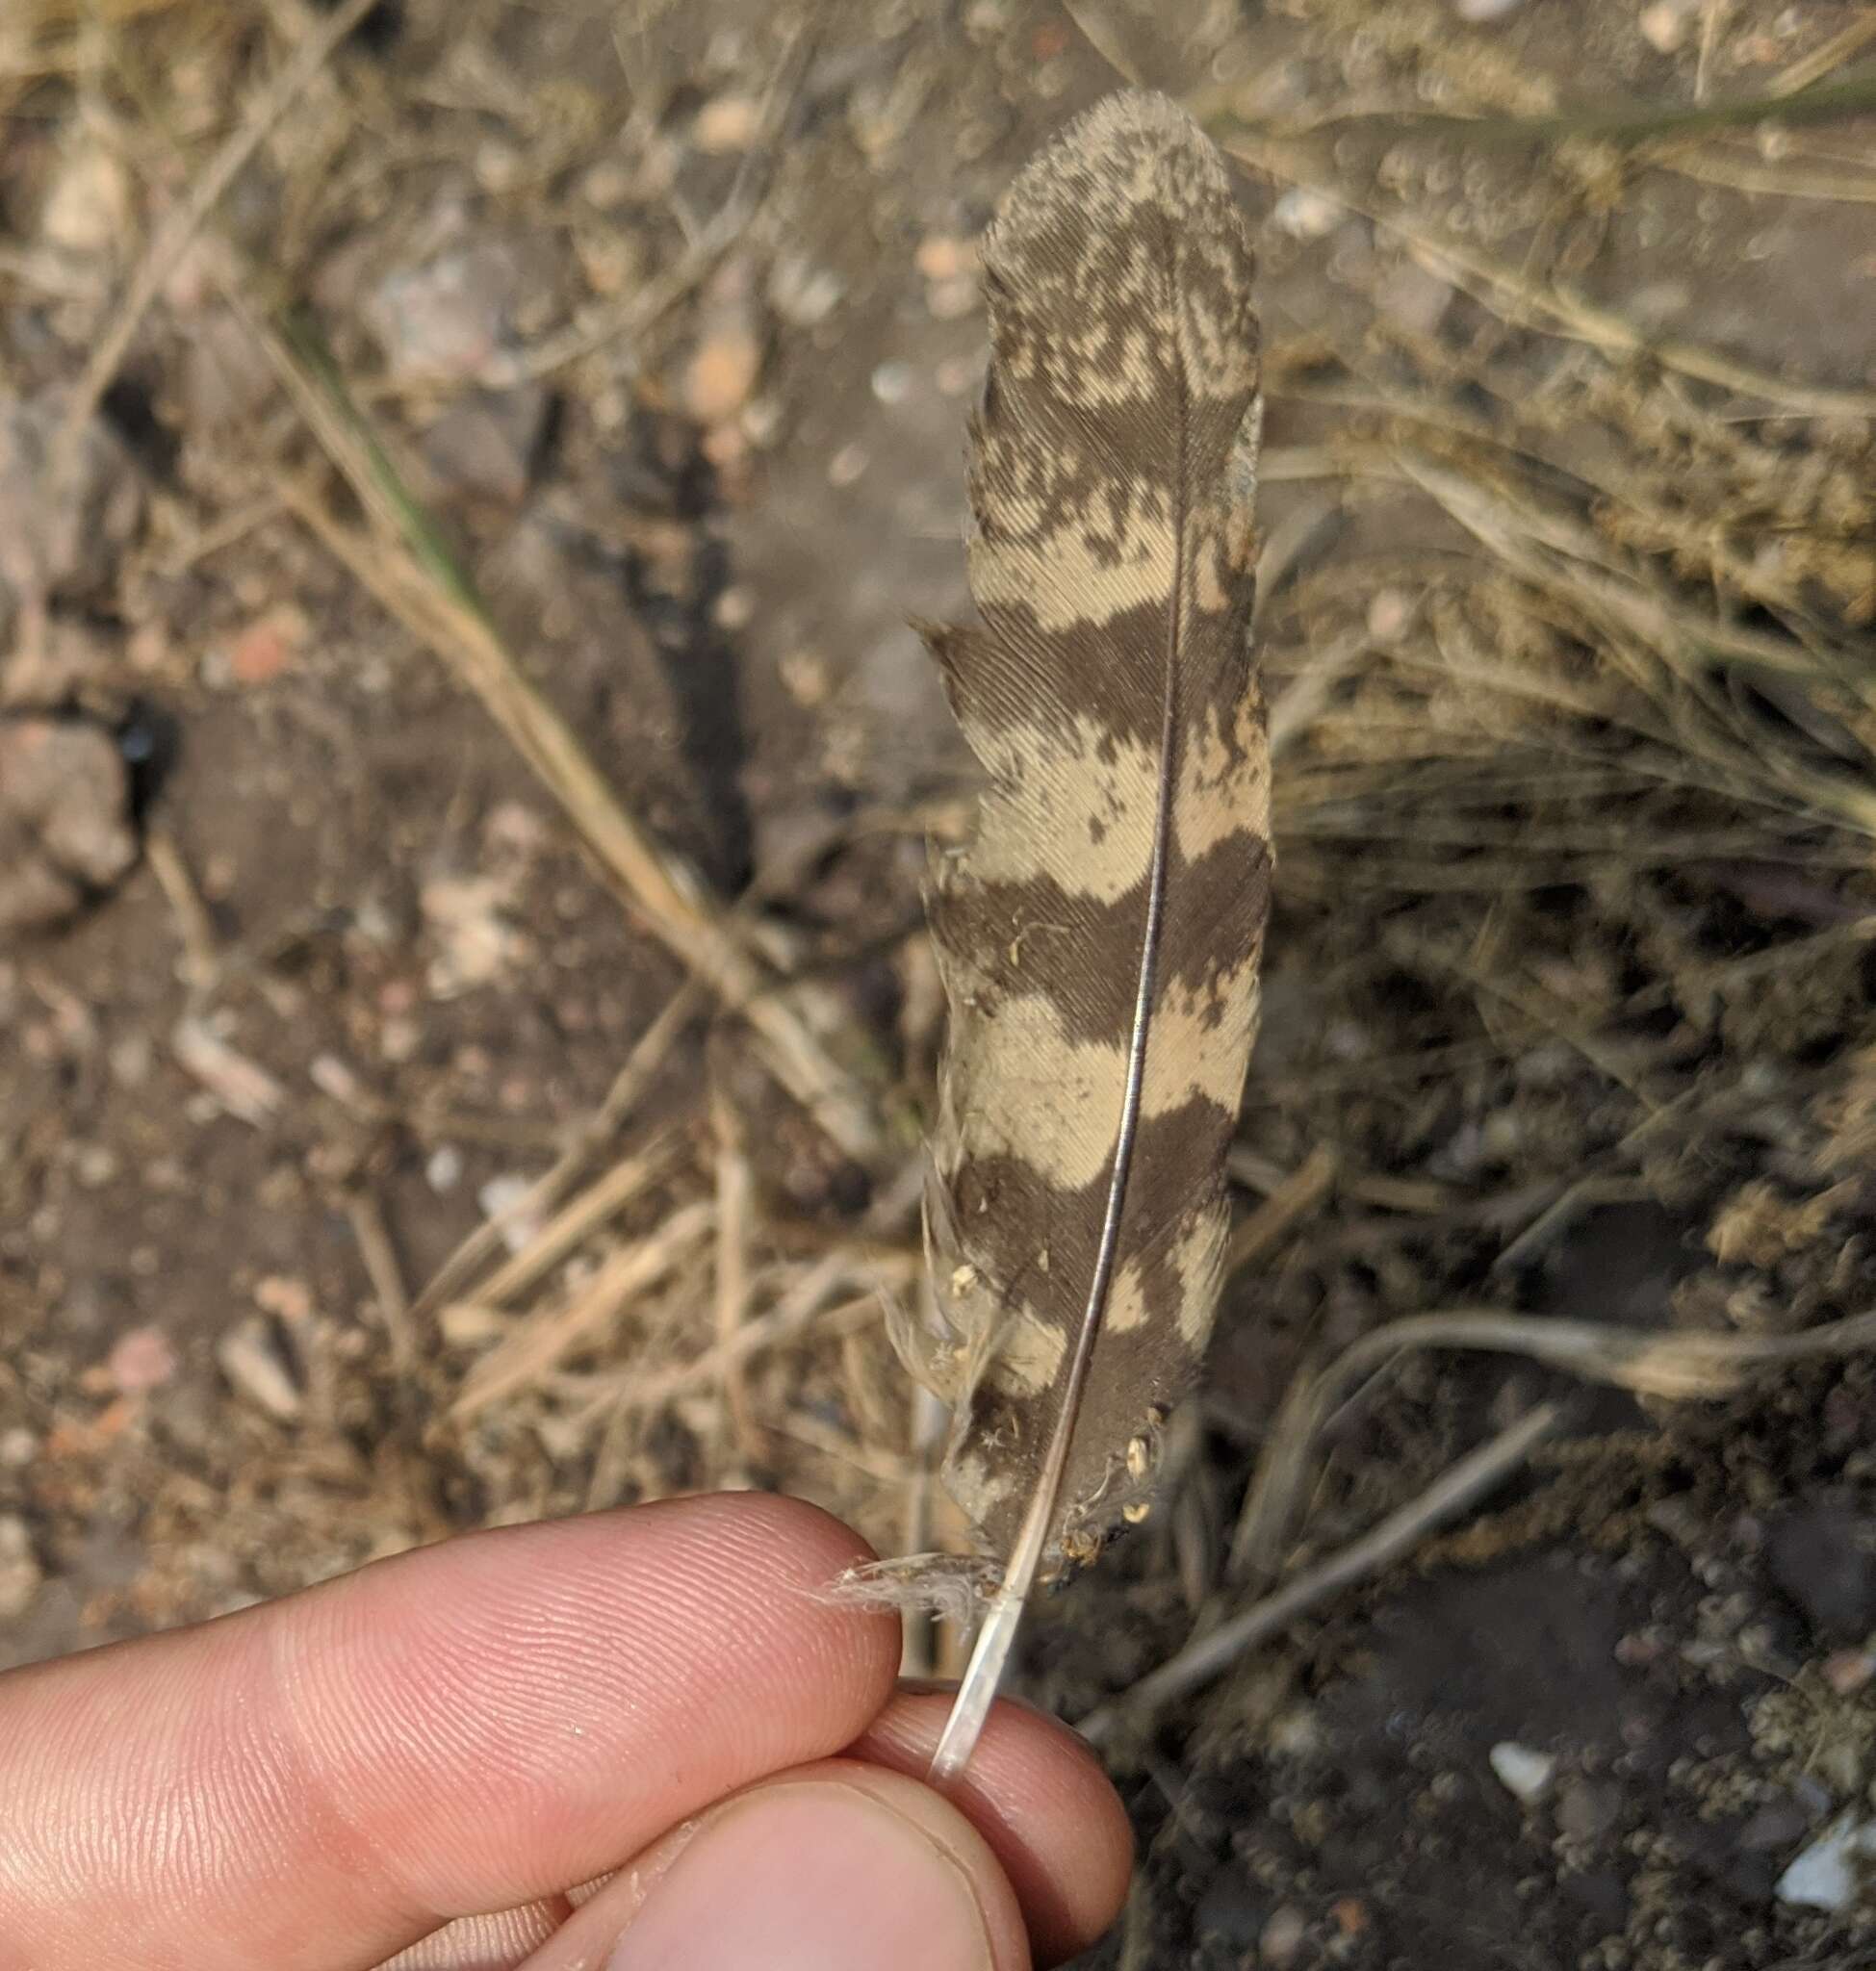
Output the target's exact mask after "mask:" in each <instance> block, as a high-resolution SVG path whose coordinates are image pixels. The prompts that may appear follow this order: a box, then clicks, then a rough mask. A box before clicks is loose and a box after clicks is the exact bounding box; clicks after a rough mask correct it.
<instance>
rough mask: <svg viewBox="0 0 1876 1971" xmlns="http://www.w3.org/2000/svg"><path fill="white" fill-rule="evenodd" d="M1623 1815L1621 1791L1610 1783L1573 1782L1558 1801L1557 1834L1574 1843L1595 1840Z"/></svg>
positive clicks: (1584, 1780) (1594, 1781)
mask: <svg viewBox="0 0 1876 1971" xmlns="http://www.w3.org/2000/svg"><path fill="white" fill-rule="evenodd" d="M1621 1813H1622V1790H1621V1788H1620V1787H1618V1786H1614V1785H1612V1784H1610V1783H1609V1782H1608V1781H1607V1780H1596V1779H1572V1780H1571V1781H1570V1782H1569V1783H1568V1784H1567V1785H1565V1786H1564V1787H1562V1788H1561V1789H1560V1791H1559V1792H1558V1794H1557V1799H1556V1827H1557V1832H1558V1833H1560V1834H1562V1835H1563V1836H1564V1837H1565V1838H1566V1839H1568V1840H1571V1841H1594V1840H1597V1839H1599V1838H1600V1837H1601V1836H1602V1835H1604V1834H1606V1833H1607V1832H1608V1830H1610V1829H1611V1828H1612V1827H1614V1825H1615V1823H1616V1821H1617V1820H1618V1819H1619V1818H1620V1817H1621Z"/></svg>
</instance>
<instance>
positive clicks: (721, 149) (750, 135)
mask: <svg viewBox="0 0 1876 1971" xmlns="http://www.w3.org/2000/svg"><path fill="white" fill-rule="evenodd" d="M761 127H762V110H761V105H760V104H759V103H758V102H757V100H756V98H755V97H754V96H718V97H716V98H715V100H714V101H712V102H707V103H706V104H705V105H704V107H703V108H702V109H701V110H699V111H698V113H697V120H696V121H695V122H694V123H693V124H692V125H691V126H690V136H691V141H692V142H693V143H695V144H696V146H697V148H698V149H699V150H701V151H707V152H708V153H709V154H710V156H712V157H721V156H722V155H723V154H724V153H725V152H726V151H739V150H747V149H748V148H749V146H750V145H751V144H752V143H754V142H755V141H756V133H757V132H758V130H760V128H761Z"/></svg>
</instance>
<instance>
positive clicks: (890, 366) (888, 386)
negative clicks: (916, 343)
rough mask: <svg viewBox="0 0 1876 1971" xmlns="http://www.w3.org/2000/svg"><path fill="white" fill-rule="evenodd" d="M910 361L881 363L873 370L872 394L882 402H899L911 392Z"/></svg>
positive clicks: (903, 400)
mask: <svg viewBox="0 0 1876 1971" xmlns="http://www.w3.org/2000/svg"><path fill="white" fill-rule="evenodd" d="M911 394H912V365H911V364H910V363H882V364H881V365H880V366H879V368H878V369H877V370H875V371H873V395H874V396H875V397H878V398H879V400H880V402H881V403H883V404H901V403H904V402H905V400H906V398H907V397H909V396H910V395H911Z"/></svg>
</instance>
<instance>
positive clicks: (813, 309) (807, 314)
mask: <svg viewBox="0 0 1876 1971" xmlns="http://www.w3.org/2000/svg"><path fill="white" fill-rule="evenodd" d="M846 292H847V284H846V282H845V281H843V280H842V279H841V278H840V276H839V275H838V274H837V273H835V271H834V270H833V269H831V268H825V267H816V266H815V265H814V264H813V262H811V261H810V260H805V259H804V258H803V257H802V256H801V255H800V254H799V253H784V254H782V255H781V256H780V257H779V258H778V259H777V261H776V263H775V266H774V269H772V270H771V272H770V274H769V285H768V301H769V306H770V307H771V308H773V309H774V310H775V312H776V314H777V315H779V316H780V317H781V318H782V320H784V321H785V322H787V323H788V325H789V326H790V327H791V328H812V327H813V326H814V325H815V324H816V323H817V322H822V321H825V320H827V318H828V317H829V316H830V315H832V314H833V313H834V311H835V309H836V308H837V307H839V305H840V303H841V300H842V299H843V298H844V296H845V294H846Z"/></svg>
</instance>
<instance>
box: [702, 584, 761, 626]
mask: <svg viewBox="0 0 1876 1971" xmlns="http://www.w3.org/2000/svg"><path fill="white" fill-rule="evenodd" d="M710 615H711V617H712V619H713V620H714V622H715V624H716V627H718V628H719V629H727V630H730V631H731V632H732V633H733V632H734V631H736V630H738V629H747V628H748V627H749V626H750V625H751V624H752V623H754V622H755V620H756V591H755V590H754V589H751V588H744V587H741V586H739V585H732V587H730V588H727V589H725V590H724V591H723V593H722V594H721V595H720V596H718V597H717V599H716V603H715V606H714V607H713V608H712V609H711V611H710Z"/></svg>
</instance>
